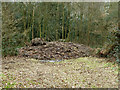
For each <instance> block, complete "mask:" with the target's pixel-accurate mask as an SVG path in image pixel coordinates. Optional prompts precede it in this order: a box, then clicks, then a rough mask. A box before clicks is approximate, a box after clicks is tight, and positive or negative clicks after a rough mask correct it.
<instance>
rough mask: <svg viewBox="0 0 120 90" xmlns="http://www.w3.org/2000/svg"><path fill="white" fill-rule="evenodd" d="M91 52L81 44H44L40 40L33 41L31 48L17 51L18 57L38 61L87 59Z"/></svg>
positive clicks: (27, 47) (55, 42)
mask: <svg viewBox="0 0 120 90" xmlns="http://www.w3.org/2000/svg"><path fill="white" fill-rule="evenodd" d="M92 52H93V50H92V49H91V48H90V47H87V46H85V45H82V44H75V43H72V42H57V41H54V42H45V41H43V40H40V39H34V40H32V42H31V46H26V47H23V48H21V49H19V55H20V56H25V57H30V58H35V59H39V60H62V59H74V58H79V57H88V56H91V55H92Z"/></svg>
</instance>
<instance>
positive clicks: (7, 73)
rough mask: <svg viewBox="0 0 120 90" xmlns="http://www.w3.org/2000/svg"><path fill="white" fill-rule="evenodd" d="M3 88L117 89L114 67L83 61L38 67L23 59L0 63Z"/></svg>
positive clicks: (92, 59) (35, 62)
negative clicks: (0, 65) (0, 64)
mask: <svg viewBox="0 0 120 90" xmlns="http://www.w3.org/2000/svg"><path fill="white" fill-rule="evenodd" d="M2 61H3V62H2V73H3V74H2V80H3V81H2V87H3V88H118V66H117V65H115V64H112V63H106V62H105V60H104V59H99V58H95V57H84V58H78V59H74V60H72V59H71V60H64V61H61V62H55V63H53V62H47V63H42V62H40V61H39V60H36V59H30V58H29V59H28V58H25V57H6V58H3V60H2Z"/></svg>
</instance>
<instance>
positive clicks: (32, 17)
mask: <svg viewBox="0 0 120 90" xmlns="http://www.w3.org/2000/svg"><path fill="white" fill-rule="evenodd" d="M32 22H33V23H32V39H34V7H33V17H32Z"/></svg>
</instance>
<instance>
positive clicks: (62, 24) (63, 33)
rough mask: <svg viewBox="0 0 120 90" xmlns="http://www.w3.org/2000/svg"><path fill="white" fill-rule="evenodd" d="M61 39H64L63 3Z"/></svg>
mask: <svg viewBox="0 0 120 90" xmlns="http://www.w3.org/2000/svg"><path fill="white" fill-rule="evenodd" d="M62 39H64V3H63V17H62Z"/></svg>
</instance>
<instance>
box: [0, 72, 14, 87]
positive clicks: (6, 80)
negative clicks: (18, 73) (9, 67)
mask: <svg viewBox="0 0 120 90" xmlns="http://www.w3.org/2000/svg"><path fill="white" fill-rule="evenodd" d="M1 75H2V78H3V79H2V87H3V88H14V86H15V85H16V82H13V80H14V78H13V77H12V76H11V75H10V74H8V76H7V75H4V74H1Z"/></svg>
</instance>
